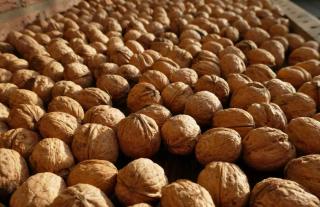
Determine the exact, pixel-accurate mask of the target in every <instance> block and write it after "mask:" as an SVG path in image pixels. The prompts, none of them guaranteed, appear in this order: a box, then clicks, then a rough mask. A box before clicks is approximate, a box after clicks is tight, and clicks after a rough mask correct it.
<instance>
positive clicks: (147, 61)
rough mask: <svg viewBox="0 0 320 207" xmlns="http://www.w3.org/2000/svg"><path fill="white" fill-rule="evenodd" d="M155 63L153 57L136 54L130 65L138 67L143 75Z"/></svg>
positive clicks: (145, 54)
mask: <svg viewBox="0 0 320 207" xmlns="http://www.w3.org/2000/svg"><path fill="white" fill-rule="evenodd" d="M153 63H154V60H153V58H152V56H151V55H149V54H147V53H140V54H134V55H133V56H132V57H131V59H130V61H129V64H131V65H134V66H136V67H137V68H138V69H139V70H140V72H141V73H143V72H144V71H146V70H148V69H149V68H150V67H151V66H152V65H153Z"/></svg>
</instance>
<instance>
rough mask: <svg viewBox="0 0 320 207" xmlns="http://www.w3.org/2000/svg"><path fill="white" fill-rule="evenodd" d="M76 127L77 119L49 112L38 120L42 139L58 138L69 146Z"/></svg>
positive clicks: (62, 113)
mask: <svg viewBox="0 0 320 207" xmlns="http://www.w3.org/2000/svg"><path fill="white" fill-rule="evenodd" d="M78 125H79V123H78V121H77V119H76V118H75V117H74V116H72V115H70V114H67V113H64V112H50V113H47V114H45V115H44V116H43V117H42V118H41V119H40V121H39V122H38V129H39V131H40V134H41V135H42V137H54V138H58V139H61V140H63V141H64V142H66V143H68V144H69V143H71V141H72V136H73V134H74V132H75V130H76V128H77V127H78ZM52 129H54V130H52Z"/></svg>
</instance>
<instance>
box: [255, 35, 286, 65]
mask: <svg viewBox="0 0 320 207" xmlns="http://www.w3.org/2000/svg"><path fill="white" fill-rule="evenodd" d="M260 48H262V49H265V50H267V51H269V52H270V53H271V54H272V55H273V57H274V58H275V62H276V66H277V67H281V66H282V65H283V63H284V61H285V48H284V46H283V45H282V44H281V42H279V41H277V40H266V41H264V42H263V43H262V45H261V47H260Z"/></svg>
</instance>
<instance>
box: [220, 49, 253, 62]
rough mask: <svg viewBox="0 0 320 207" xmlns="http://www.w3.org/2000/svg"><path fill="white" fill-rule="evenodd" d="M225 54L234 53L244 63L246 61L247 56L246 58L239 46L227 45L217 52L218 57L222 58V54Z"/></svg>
mask: <svg viewBox="0 0 320 207" xmlns="http://www.w3.org/2000/svg"><path fill="white" fill-rule="evenodd" d="M227 54H234V55H236V56H238V57H239V58H241V59H242V61H243V62H244V63H246V62H247V58H246V56H245V54H244V53H243V52H242V51H241V50H240V49H239V48H237V47H235V46H228V47H226V48H224V49H223V50H222V51H221V52H219V57H220V58H222V57H223V56H225V55H227Z"/></svg>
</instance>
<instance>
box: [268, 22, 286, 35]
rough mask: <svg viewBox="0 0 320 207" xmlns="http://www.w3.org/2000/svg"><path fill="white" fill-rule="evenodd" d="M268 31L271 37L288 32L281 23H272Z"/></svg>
mask: <svg viewBox="0 0 320 207" xmlns="http://www.w3.org/2000/svg"><path fill="white" fill-rule="evenodd" d="M268 32H269V34H270V35H271V36H272V37H274V36H278V35H279V36H286V35H287V34H288V32H289V28H288V27H287V26H286V25H283V24H274V25H271V27H270V28H269V30H268Z"/></svg>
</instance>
